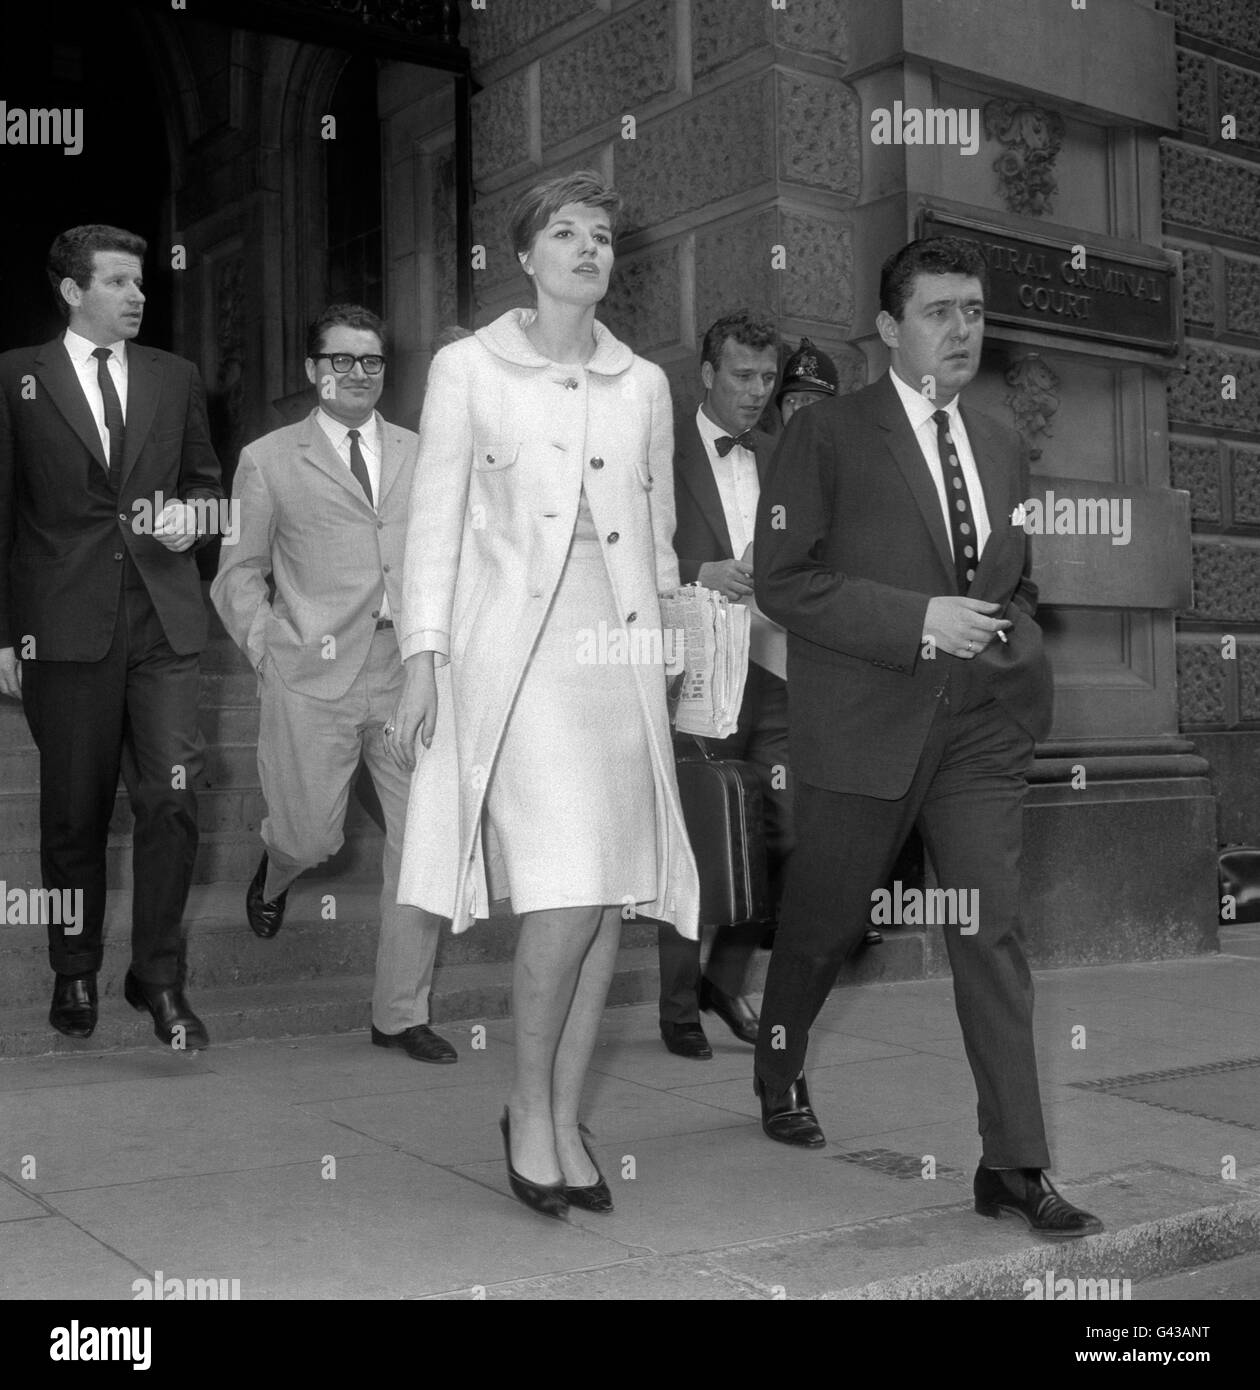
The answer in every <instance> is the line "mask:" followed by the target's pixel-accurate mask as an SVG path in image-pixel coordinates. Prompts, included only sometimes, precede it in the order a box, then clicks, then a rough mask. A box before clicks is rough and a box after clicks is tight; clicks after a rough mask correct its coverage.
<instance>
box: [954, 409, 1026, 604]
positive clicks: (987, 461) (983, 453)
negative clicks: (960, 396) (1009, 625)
mask: <svg viewBox="0 0 1260 1390" xmlns="http://www.w3.org/2000/svg"><path fill="white" fill-rule="evenodd" d="M959 413H960V414H961V415H962V421H963V426H964V428H965V429H966V431H967V442H968V443H969V444H970V445H971V456H972V458H973V459H975V461H976V472H977V473H978V474H979V475H980V488H981V490H982V491H983V493H984V507H985V511H986V512H987V513H988V517H989V539H988V541H987V542H986V544H985V547H984V553H983V554H982V555H981V556H980V563H979V565H977V566H976V577H975V579H974V580H972V584H971V587H972V589H973V590H974V591H975V592H976V593H981V592H983V585H984V582H985V580H986V579H987V578H988V575H989V572H990V570H992V569H993V567H994V566H995V565H996V564H997V562H998V559H999V557H1000V555H1001V552H1002V550H1003V548H1004V545H1005V542H1006V541H1007V539H1008V538H1009V536H1010V533H1011V512H1012V510H1013V508H1014V505H1015V501H1016V500H1017V499H1013V498H1012V496H1011V487H1010V477H1011V473H1010V468H1009V466H1008V465H1007V463H1006V462H1005V460H1004V458H1003V449H1002V447H1001V446H1000V445H999V444H997V443H996V442H995V440H994V439H993V436H992V434H991V433H990V432H989V429H988V427H987V424H986V422H985V419H984V417H983V416H982V415H977V414H976V412H975V411H973V410H967V409H966V408H964V407H961V406H960V407H959ZM1021 535H1022V532H1021Z"/></svg>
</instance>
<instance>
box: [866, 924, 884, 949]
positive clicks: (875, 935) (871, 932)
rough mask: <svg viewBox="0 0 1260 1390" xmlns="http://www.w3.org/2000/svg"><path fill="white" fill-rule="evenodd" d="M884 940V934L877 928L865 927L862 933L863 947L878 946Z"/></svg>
mask: <svg viewBox="0 0 1260 1390" xmlns="http://www.w3.org/2000/svg"><path fill="white" fill-rule="evenodd" d="M883 939H884V933H883V932H882V931H880V929H879V928H878V927H867V929H866V931H865V932H863V933H862V945H863V946H878V945H879V943H880V942H881V941H882V940H883Z"/></svg>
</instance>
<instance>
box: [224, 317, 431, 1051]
mask: <svg viewBox="0 0 1260 1390" xmlns="http://www.w3.org/2000/svg"><path fill="white" fill-rule="evenodd" d="M384 335H385V327H384V324H382V322H381V321H380V319H379V318H377V316H376V315H375V314H373V313H372V312H371V311H370V310H368V309H365V308H362V307H361V306H360V305H357V304H334V305H332V306H330V307H329V308H327V309H325V310H324V312H323V313H322V314H321V315H320V316H319V317H318V318H317V319H316V320H315V322H314V323H312V324H311V327H310V330H309V332H308V334H307V343H306V348H307V356H306V375H307V378H308V380H309V381H310V382H311V385H312V386H314V387H315V388H316V392H317V395H318V404H317V405H316V407H315V408H314V409H313V410H312V411H311V413H310V414H309V415H308V416H307V417H306V418H305V419H304V420H301V421H299V422H298V423H297V424H295V425H289V426H287V427H286V428H284V429H279V430H275V431H273V432H272V433H271V434H268V435H264V436H263V438H262V439H258V440H255V442H254V443H253V444H250V445H249V446H247V447H246V448H245V449H244V450H242V452H241V458H240V464H239V466H238V468H237V470H236V478H235V482H234V484H233V488H232V495H233V498H234V499H235V500H236V502H237V503H238V504H239V509H240V539H239V541H238V543H237V544H236V545H235V546H228V545H224V546H223V549H222V557H221V559H220V561H219V573H218V576H217V577H216V579H215V581H214V584H213V586H212V587H211V590H210V597H211V598H212V599H213V601H214V605H215V607H216V608H217V609H218V611H219V615H220V617H221V618H222V619H223V623H224V626H225V627H226V628H227V630H228V632H229V633H230V634H231V635H232V638H233V640H234V641H235V642H236V643H237V645H238V646H239V647H240V648H241V650H242V651H244V652H245V654H246V655H247V656H248V657H249V659H250V661H251V663H252V664H253V666H254V668H255V670H256V671H257V672H258V676H259V680H260V685H261V690H260V700H261V709H260V712H259V730H258V775H259V781H260V782H261V784H262V790H263V797H264V799H265V800H266V803H267V816H266V818H265V819H264V821H263V823H262V840H263V846H264V853H263V856H262V861H261V862H260V864H259V865H258V871H257V873H255V875H254V879H253V882H252V883H251V884H250V885H249V890H248V892H247V894H246V898H245V910H246V915H247V917H248V919H249V925H250V927H251V928H252V929H253V931H254V932H255V934H256V935H258V936H260V937H263V938H270V937H273V936H275V934H276V933H277V932H278V931H279V930H280V928H281V925H282V924H283V921H284V911H285V904H286V899H287V896H288V889H289V885H290V884H291V883H292V882H293V880H294V879H295V878H297V876H298V875H299V874H300V873H302V871H303V870H305V869H309V868H313V867H314V866H315V865H316V864H319V863H321V862H322V861H323V860H325V859H327V858H329V857H330V856H331V855H333V854H335V853H336V852H337V850H338V849H340V848H341V845H342V842H343V839H344V834H343V826H344V822H345V816H346V807H347V804H348V801H349V796H350V788H351V785H352V784H353V782H354V778H355V774H356V772H357V771H358V767H359V762H360V759H362V760H363V762H364V763H366V765H367V769H368V771H369V773H370V774H371V777H372V781H373V783H374V784H375V787H376V792H377V795H378V797H379V799H380V803H381V810H382V812H383V815H384V821H385V852H384V858H383V864H382V869H383V878H384V883H383V885H382V890H381V927H380V937H379V941H378V947H377V956H376V984H375V988H374V990H373V993H372V1041H373V1043H375V1044H376V1045H377V1046H378V1047H394V1048H400V1049H401V1050H402V1051H404V1052H405V1053H406V1054H407V1055H408V1056H409V1057H412V1058H414V1059H415V1060H416V1061H420V1062H454V1061H455V1060H456V1054H455V1049H454V1048H453V1047H452V1046H451V1044H450V1043H449V1042H447V1040H446V1039H445V1038H442V1037H439V1036H438V1034H436V1033H435V1032H433V1030H432V1029H431V1028H430V1027H429V989H430V985H431V983H432V979H433V960H434V955H435V953H436V950H437V940H438V929H439V920H438V919H437V918H436V917H433V916H431V915H430V914H428V913H426V912H422V911H421V910H420V909H419V908H415V907H402V906H399V904H398V902H397V897H398V871H399V866H400V863H401V859H402V843H403V823H404V820H405V817H406V811H407V792H408V788H409V785H410V780H411V778H410V772H409V771H408V769H407V768H405V767H404V766H403V765H402V764H401V763H400V762H398V761H396V759H395V758H394V757H393V756H392V755H391V754H390V752H389V751H388V748H387V744H386V740H385V737H384V735H385V731H386V729H387V727H390V726H391V725H392V720H393V716H394V708H395V706H396V705H397V703H398V698H399V696H400V694H401V692H402V686H403V668H402V660H401V657H400V655H399V651H398V639H397V637H396V635H395V632H394V618H395V616H396V615H397V613H398V612H399V607H400V604H401V592H400V586H401V582H402V561H403V540H404V537H405V534H406V529H407V506H408V499H409V497H410V494H411V477H412V472H413V471H414V468H415V458H416V446H417V443H418V440H417V438H416V435H415V434H414V433H412V431H411V430H405V429H400V428H399V427H398V426H396V425H391V424H388V423H387V422H386V421H385V420H383V419H382V418H381V416H380V415H379V414H378V413H377V410H376V403H377V401H378V400H379V399H380V395H381V390H382V388H383V387H384V385H385V348H384ZM268 575H270V576H271V578H272V581H273V583H274V585H275V592H274V595H273V596H272V597H271V598H270V599H269V598H268V586H267V577H268Z"/></svg>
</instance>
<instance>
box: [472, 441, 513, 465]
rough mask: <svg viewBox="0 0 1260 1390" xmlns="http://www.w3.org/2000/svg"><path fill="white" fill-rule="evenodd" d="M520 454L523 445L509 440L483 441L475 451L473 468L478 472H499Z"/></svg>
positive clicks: (511, 463)
mask: <svg viewBox="0 0 1260 1390" xmlns="http://www.w3.org/2000/svg"><path fill="white" fill-rule="evenodd" d="M520 456H521V446H520V445H519V444H516V443H511V442H509V441H508V440H501V441H498V442H495V441H490V442H488V443H487V442H481V443H479V444H478V446H477V448H476V449H475V450H474V452H473V468H474V469H475V471H476V472H478V473H499V472H501V471H502V470H503V469H505V468H511V467H512V465H513V464H514V463H515V462H516V460H517V459H518V458H520Z"/></svg>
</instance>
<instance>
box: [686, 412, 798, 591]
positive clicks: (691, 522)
mask: <svg viewBox="0 0 1260 1390" xmlns="http://www.w3.org/2000/svg"><path fill="white" fill-rule="evenodd" d="M753 455H754V457H755V458H756V460H757V475H758V477H759V478H760V479H761V485H762V487H764V486H765V482H766V476H767V474H768V473H769V472H770V461H771V459H772V458H773V457H774V440H773V439H772V438H771V437H770V436H769V435H768V434H762V433H761V432H760V431H757V432H756V433H755V434H754V436H753ZM674 509H675V512H676V514H677V529H676V530H675V531H674V551H675V553H676V554H677V556H678V573H679V577H680V579H681V580H682V582H683V583H684V584H692V583H694V582H695V580H696V578H697V576H698V574H699V570H700V566H701V565H707V564H709V563H710V562H711V561H713V560H734V559H737V558H738V557H737V556H736V554H735V551H734V549H733V548H732V546H731V536H730V532H729V531H728V530H727V527H726V514H725V513H724V512H723V511H722V498H721V495H720V494H719V492H718V485H717V479H716V478H714V476H713V468H712V467H711V465H710V463H709V455H708V454H707V453H706V452H705V447H704V440H702V439H701V438H700V431H699V429H698V428H697V426H696V422H695V418H694V417H693V418H692V419H690V420H688V421H687V423H686V424H685V425H683V427H682V428H681V429H680V430H679V432H678V438H677V442H676V447H675V449H674Z"/></svg>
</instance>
